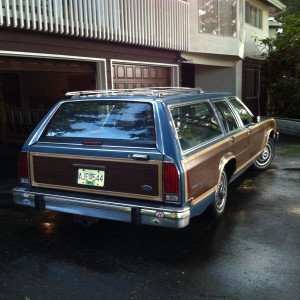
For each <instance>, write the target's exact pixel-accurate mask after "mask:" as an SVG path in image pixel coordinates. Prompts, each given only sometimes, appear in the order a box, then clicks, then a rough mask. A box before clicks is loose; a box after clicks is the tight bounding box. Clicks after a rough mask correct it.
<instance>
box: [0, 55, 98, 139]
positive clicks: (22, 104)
mask: <svg viewBox="0 0 300 300" xmlns="http://www.w3.org/2000/svg"><path fill="white" fill-rule="evenodd" d="M95 88H96V66H95V63H92V62H80V61H73V60H55V59H39V58H26V57H0V113H1V123H0V128H1V141H2V143H3V144H5V143H7V142H18V141H24V140H25V139H26V138H27V137H28V135H29V134H30V132H31V131H32V130H33V128H34V127H35V125H36V124H37V122H38V121H40V119H41V118H42V117H43V116H44V115H45V114H46V112H47V111H48V110H49V109H50V108H51V107H52V106H53V105H54V104H55V103H56V102H57V101H58V100H61V99H63V98H65V93H66V92H68V91H76V90H90V89H95Z"/></svg>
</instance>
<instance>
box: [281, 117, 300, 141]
mask: <svg viewBox="0 0 300 300" xmlns="http://www.w3.org/2000/svg"><path fill="white" fill-rule="evenodd" d="M275 120H276V124H277V131H278V132H279V133H285V134H289V135H294V136H298V137H300V120H284V119H276V118H275Z"/></svg>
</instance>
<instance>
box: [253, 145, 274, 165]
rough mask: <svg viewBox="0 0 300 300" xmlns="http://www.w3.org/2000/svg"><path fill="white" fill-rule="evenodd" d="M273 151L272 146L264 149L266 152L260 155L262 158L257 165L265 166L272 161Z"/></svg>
mask: <svg viewBox="0 0 300 300" xmlns="http://www.w3.org/2000/svg"><path fill="white" fill-rule="evenodd" d="M271 153H272V149H271V146H270V145H267V146H266V147H265V149H264V151H263V152H262V154H261V155H260V157H259V158H258V159H257V161H256V162H257V164H259V165H265V164H267V163H268V162H269V160H270V159H271V157H272V155H271Z"/></svg>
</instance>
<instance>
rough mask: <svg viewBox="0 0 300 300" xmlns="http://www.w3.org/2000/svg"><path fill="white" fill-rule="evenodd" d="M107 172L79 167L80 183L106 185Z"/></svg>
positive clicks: (78, 181)
mask: <svg viewBox="0 0 300 300" xmlns="http://www.w3.org/2000/svg"><path fill="white" fill-rule="evenodd" d="M104 176H105V172H104V171H100V170H90V169H78V179H77V183H78V184H83V185H90V186H100V187H103V186H104Z"/></svg>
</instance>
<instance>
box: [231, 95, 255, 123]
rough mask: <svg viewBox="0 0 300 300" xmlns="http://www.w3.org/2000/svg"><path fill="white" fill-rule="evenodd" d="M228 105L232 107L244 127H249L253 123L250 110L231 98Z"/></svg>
mask: <svg viewBox="0 0 300 300" xmlns="http://www.w3.org/2000/svg"><path fill="white" fill-rule="evenodd" d="M229 101H230V103H231V104H232V105H233V106H234V108H235V109H236V111H237V113H238V114H239V116H240V118H241V120H242V122H243V124H244V125H249V124H251V123H253V115H252V113H251V112H250V110H249V109H248V108H247V107H246V106H245V105H244V104H243V103H242V102H240V101H239V100H238V99H236V98H231V99H229Z"/></svg>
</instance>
